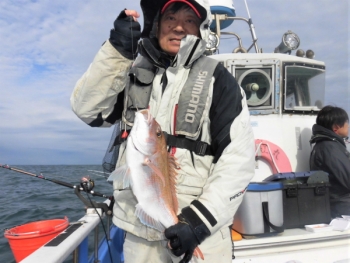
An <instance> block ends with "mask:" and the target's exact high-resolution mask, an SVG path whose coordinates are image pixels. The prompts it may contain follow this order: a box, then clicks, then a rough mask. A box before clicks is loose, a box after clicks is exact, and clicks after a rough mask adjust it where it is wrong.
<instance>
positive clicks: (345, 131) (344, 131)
mask: <svg viewBox="0 0 350 263" xmlns="http://www.w3.org/2000/svg"><path fill="white" fill-rule="evenodd" d="M333 131H334V132H335V133H336V134H338V135H339V136H340V137H342V138H346V137H348V136H349V122H348V121H346V122H345V123H344V125H343V126H342V127H339V126H336V127H335V128H333Z"/></svg>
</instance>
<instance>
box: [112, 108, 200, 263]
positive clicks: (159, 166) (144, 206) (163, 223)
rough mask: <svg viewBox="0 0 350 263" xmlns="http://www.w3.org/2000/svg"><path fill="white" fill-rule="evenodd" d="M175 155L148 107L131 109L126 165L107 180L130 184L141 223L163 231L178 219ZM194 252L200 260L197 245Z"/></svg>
mask: <svg viewBox="0 0 350 263" xmlns="http://www.w3.org/2000/svg"><path fill="white" fill-rule="evenodd" d="M179 169H180V168H179V166H178V163H177V162H176V158H175V157H174V156H173V155H172V154H170V153H169V152H168V151H167V145H166V139H165V135H164V133H163V131H162V129H161V127H160V125H159V124H158V122H157V121H156V120H155V119H154V118H153V117H152V115H151V113H150V112H149V110H148V109H144V110H140V111H137V112H135V120H134V125H133V127H132V129H131V131H130V134H129V135H128V137H127V145H126V164H125V165H123V166H121V167H119V168H116V170H115V171H113V172H112V173H111V175H110V177H109V178H108V180H109V181H112V180H116V179H122V180H123V187H125V188H127V187H131V189H132V191H133V193H134V195H135V197H136V199H137V205H136V209H135V215H136V216H137V217H138V218H139V220H140V221H141V223H142V224H144V225H146V226H149V227H152V228H154V229H157V230H159V231H160V232H162V233H164V230H165V229H167V228H168V227H170V226H172V225H175V224H177V223H178V222H179V219H178V217H177V212H178V208H179V203H178V199H177V193H176V177H177V171H178V170H179ZM194 255H195V256H196V257H200V258H201V259H204V256H203V253H202V252H201V251H200V249H199V248H198V247H197V248H196V249H195V252H194Z"/></svg>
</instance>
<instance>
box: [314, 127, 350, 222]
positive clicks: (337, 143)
mask: <svg viewBox="0 0 350 263" xmlns="http://www.w3.org/2000/svg"><path fill="white" fill-rule="evenodd" d="M312 133H313V136H312V137H311V140H310V143H312V144H313V143H315V145H314V148H313V150H312V152H311V156H310V168H311V170H323V171H325V172H327V173H328V174H329V181H330V184H331V186H330V189H329V190H330V202H331V214H332V217H337V216H338V217H339V216H341V215H350V153H349V152H348V151H347V149H346V146H345V142H344V140H343V139H342V138H341V137H340V136H338V135H337V134H336V133H334V132H333V131H331V130H329V129H326V128H324V127H322V126H320V125H317V124H315V125H314V126H313V127H312Z"/></svg>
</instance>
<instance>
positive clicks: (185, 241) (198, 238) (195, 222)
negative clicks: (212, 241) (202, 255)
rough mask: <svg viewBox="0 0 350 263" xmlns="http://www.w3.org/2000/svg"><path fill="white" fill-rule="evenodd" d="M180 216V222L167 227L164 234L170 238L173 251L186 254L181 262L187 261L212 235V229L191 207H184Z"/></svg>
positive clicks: (176, 253)
mask: <svg viewBox="0 0 350 263" xmlns="http://www.w3.org/2000/svg"><path fill="white" fill-rule="evenodd" d="M178 218H179V222H178V223H177V224H176V225H173V226H171V227H169V228H167V229H165V232H164V234H165V237H166V238H167V239H169V243H170V246H171V252H172V253H173V254H174V255H175V256H177V257H179V256H181V255H183V254H185V256H184V257H183V259H182V260H181V261H180V263H187V262H189V261H190V260H191V258H192V254H193V251H194V250H195V248H196V247H197V246H198V245H199V244H201V243H202V242H203V241H204V239H206V238H207V237H208V236H210V231H209V229H208V228H207V226H206V225H205V224H204V223H203V221H202V220H201V219H200V218H199V216H198V215H197V214H196V213H195V212H194V211H193V210H192V209H191V208H190V207H185V208H183V209H182V210H181V214H180V215H179V216H178Z"/></svg>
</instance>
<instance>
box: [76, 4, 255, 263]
mask: <svg viewBox="0 0 350 263" xmlns="http://www.w3.org/2000/svg"><path fill="white" fill-rule="evenodd" d="M140 4H141V8H142V11H143V15H144V27H143V30H142V32H141V29H140V25H139V23H138V22H137V18H138V17H139V14H138V13H137V12H136V11H135V10H123V11H122V12H121V13H120V14H119V16H118V17H117V19H116V20H115V22H114V29H112V30H111V33H110V38H109V39H108V41H106V42H105V43H104V44H103V46H102V47H101V48H100V50H99V51H98V53H97V55H96V57H95V58H94V60H93V62H92V64H91V65H90V67H89V68H88V70H87V71H86V72H85V74H84V75H83V76H82V77H81V78H80V79H79V80H78V82H77V84H76V86H75V88H74V91H73V93H72V96H71V104H72V108H73V111H74V112H75V113H76V114H77V116H78V117H79V118H81V119H82V120H83V121H84V122H86V123H87V124H89V125H90V126H92V127H109V126H111V125H113V124H114V123H115V122H116V121H118V120H120V119H121V121H122V122H121V123H122V124H121V125H122V129H123V131H122V133H121V142H120V143H121V145H120V148H119V157H118V161H117V165H116V166H117V168H116V170H115V171H114V172H113V173H112V174H111V176H110V178H109V180H110V181H113V188H114V197H115V206H114V211H113V212H114V215H113V223H114V224H115V225H117V226H118V227H120V228H121V229H124V230H125V231H126V237H125V242H124V247H123V249H124V258H125V262H126V263H133V262H138V263H139V262H189V261H190V260H191V259H192V262H211V263H212V262H227V263H228V262H231V261H232V241H231V236H230V229H229V225H231V224H232V221H233V216H234V214H235V212H236V211H237V208H238V206H239V205H240V203H241V201H242V198H243V194H239V195H238V194H237V193H242V192H244V191H245V189H246V187H247V185H248V183H249V181H250V180H251V178H252V177H253V175H254V156H255V154H254V137H253V132H252V129H251V127H250V121H249V111H248V106H247V103H246V98H245V94H244V91H243V90H242V89H241V88H240V87H239V85H238V84H237V81H236V80H235V79H234V77H233V76H232V75H231V73H230V72H229V71H227V69H226V68H225V67H224V66H223V65H222V64H221V63H218V61H216V60H214V59H211V58H209V57H206V56H204V52H205V47H206V41H207V39H208V35H209V32H210V31H209V24H210V20H211V14H210V6H209V3H208V1H207V0H196V1H195V0H141V3H140ZM140 39H141V40H140ZM192 255H194V256H195V257H192Z"/></svg>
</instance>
